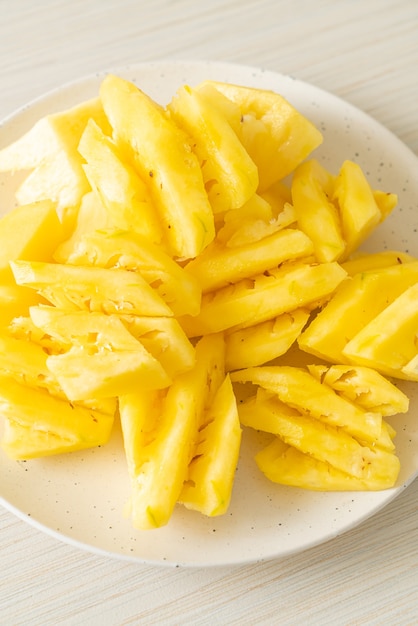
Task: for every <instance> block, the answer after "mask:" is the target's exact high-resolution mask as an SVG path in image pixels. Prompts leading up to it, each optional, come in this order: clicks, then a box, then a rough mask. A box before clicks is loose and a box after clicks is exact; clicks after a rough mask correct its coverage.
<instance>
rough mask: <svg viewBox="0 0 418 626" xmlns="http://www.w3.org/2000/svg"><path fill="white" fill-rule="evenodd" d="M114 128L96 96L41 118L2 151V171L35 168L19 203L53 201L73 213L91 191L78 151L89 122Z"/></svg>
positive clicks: (61, 211)
mask: <svg viewBox="0 0 418 626" xmlns="http://www.w3.org/2000/svg"><path fill="white" fill-rule="evenodd" d="M90 118H92V119H94V120H95V121H96V122H97V124H98V125H99V126H100V127H101V128H103V129H104V131H105V132H108V131H110V126H109V123H108V121H107V119H106V116H105V114H104V112H103V108H102V106H101V103H100V100H99V99H98V98H94V99H92V100H88V101H86V102H83V103H81V104H80V105H77V106H75V107H73V108H72V109H68V110H66V111H62V112H59V113H54V114H52V115H48V116H46V117H44V118H42V119H41V120H39V121H38V122H37V123H36V124H35V125H34V126H33V127H32V128H31V129H30V130H29V131H28V132H27V133H26V134H24V135H23V136H22V137H20V138H19V139H17V140H16V141H15V142H14V143H12V144H10V145H9V146H7V147H6V148H4V149H3V150H1V151H0V171H2V172H5V171H19V170H32V171H31V172H30V174H29V175H28V176H27V177H26V178H25V180H24V181H23V183H22V184H21V186H20V187H19V189H18V190H17V192H16V197H17V200H18V202H19V204H29V203H32V202H36V201H38V200H52V201H53V202H55V203H56V204H57V208H58V211H59V214H60V216H61V215H66V214H68V213H69V214H70V217H71V214H72V210H73V208H74V207H77V206H78V204H79V203H80V200H81V198H82V196H83V195H84V194H85V193H87V192H88V191H90V187H89V184H88V182H87V179H86V177H85V175H84V172H83V168H82V159H81V156H80V154H79V153H78V151H77V146H78V142H79V140H80V137H81V134H82V132H83V130H84V127H85V125H86V123H87V121H88V120H89V119H90Z"/></svg>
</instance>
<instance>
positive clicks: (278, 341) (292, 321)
mask: <svg viewBox="0 0 418 626" xmlns="http://www.w3.org/2000/svg"><path fill="white" fill-rule="evenodd" d="M308 319H309V311H308V310H307V309H295V310H294V311H290V312H289V313H282V314H281V315H279V316H278V317H276V318H273V319H271V320H267V321H266V322H261V323H260V324H256V325H255V326H248V327H247V328H242V329H239V330H235V331H232V332H226V333H225V345H226V357H225V367H226V370H227V371H232V370H236V369H243V368H245V367H255V366H257V365H263V363H267V362H268V361H271V360H272V359H275V358H276V357H278V356H281V355H283V354H285V353H286V352H287V351H288V349H289V348H290V346H291V345H292V344H293V343H294V341H296V339H297V337H298V336H299V334H300V333H301V331H302V329H303V327H304V326H305V324H306V322H307V321H308Z"/></svg>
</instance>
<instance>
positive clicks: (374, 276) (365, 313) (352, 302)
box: [298, 262, 418, 365]
mask: <svg viewBox="0 0 418 626" xmlns="http://www.w3.org/2000/svg"><path fill="white" fill-rule="evenodd" d="M417 280H418V262H411V263H405V264H399V263H398V264H397V265H395V266H389V267H386V268H383V269H379V270H370V271H367V272H361V273H358V274H355V275H354V276H353V277H352V278H349V279H347V280H345V281H344V282H343V283H342V284H341V285H340V286H339V288H338V289H337V290H336V293H335V294H334V295H333V297H332V298H331V300H330V301H329V302H328V304H327V305H326V306H325V308H323V309H322V310H321V311H320V312H319V313H318V315H317V316H316V318H315V319H314V320H312V322H311V323H310V324H309V326H308V327H307V328H306V330H304V331H303V332H302V334H301V335H300V337H299V339H298V344H299V347H300V348H301V350H304V351H305V352H309V353H310V354H314V355H315V356H317V357H319V358H321V359H325V360H326V361H329V362H331V363H353V361H352V360H351V359H350V358H349V356H348V354H346V353H345V346H346V344H347V343H348V342H349V341H350V340H351V339H353V338H354V337H355V335H357V333H358V332H360V331H361V329H362V328H364V327H365V326H366V325H367V324H368V323H369V322H371V321H372V320H373V318H374V317H376V316H377V315H379V314H380V313H381V312H382V311H383V310H384V309H385V308H386V307H387V306H388V305H389V304H390V303H391V302H393V301H394V300H396V298H397V297H398V296H400V295H401V294H402V293H403V292H404V291H405V289H407V288H408V287H410V286H411V285H413V284H415V283H416V282H417ZM357 363H358V364H361V363H360V362H359V361H358V362H357ZM364 365H369V363H364Z"/></svg>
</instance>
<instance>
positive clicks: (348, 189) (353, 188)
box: [334, 161, 383, 258]
mask: <svg viewBox="0 0 418 626" xmlns="http://www.w3.org/2000/svg"><path fill="white" fill-rule="evenodd" d="M334 199H335V200H336V201H337V203H338V207H339V211H340V216H341V223H342V230H343V236H344V240H345V242H346V249H345V258H348V257H349V256H350V254H351V253H352V252H353V251H354V250H357V248H358V247H359V246H360V244H361V243H363V241H364V240H365V239H367V237H368V236H369V235H370V233H371V232H372V231H373V230H374V228H375V227H376V226H377V225H378V224H379V223H380V222H381V221H382V220H383V216H382V213H381V211H380V208H379V206H378V204H377V202H376V198H375V196H374V194H373V190H372V188H371V187H370V185H369V183H368V182H367V179H366V177H365V175H364V172H363V170H362V169H361V167H360V166H359V165H358V164H357V163H354V162H353V161H344V163H343V164H342V166H341V169H340V171H339V173H338V176H337V178H336V180H335V185H334Z"/></svg>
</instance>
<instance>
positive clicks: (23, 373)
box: [0, 333, 63, 396]
mask: <svg viewBox="0 0 418 626" xmlns="http://www.w3.org/2000/svg"><path fill="white" fill-rule="evenodd" d="M47 358H48V354H47V353H46V351H45V350H44V349H43V348H42V346H40V345H39V344H36V343H34V342H32V341H28V340H26V339H23V338H22V339H18V338H16V337H12V336H10V335H8V334H5V333H4V334H2V335H0V375H1V376H8V377H10V378H12V379H13V380H15V381H16V382H18V383H20V384H21V385H22V386H24V385H27V386H28V387H40V388H42V389H46V390H47V391H49V392H50V393H52V394H53V395H56V396H60V395H63V394H62V391H61V389H60V386H59V384H58V382H57V380H56V379H55V377H54V375H53V374H52V373H51V372H50V371H49V369H48V367H47V364H46V361H47Z"/></svg>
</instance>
